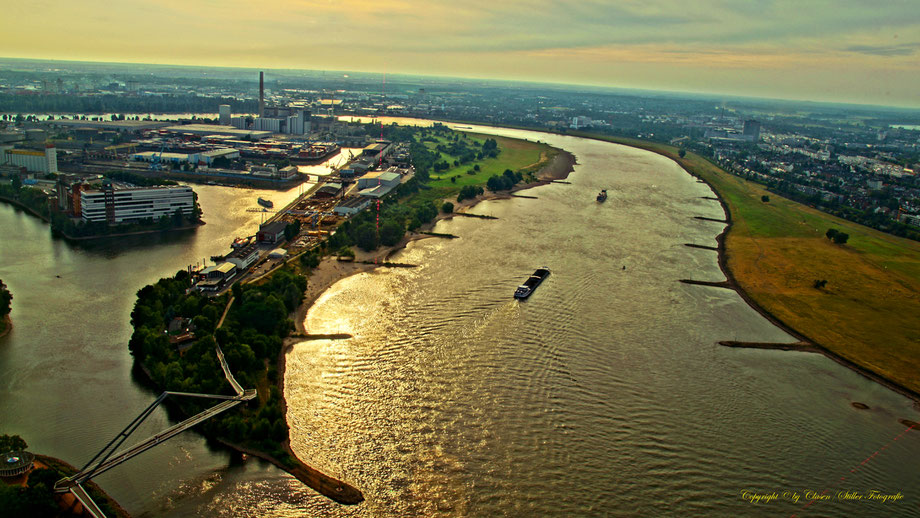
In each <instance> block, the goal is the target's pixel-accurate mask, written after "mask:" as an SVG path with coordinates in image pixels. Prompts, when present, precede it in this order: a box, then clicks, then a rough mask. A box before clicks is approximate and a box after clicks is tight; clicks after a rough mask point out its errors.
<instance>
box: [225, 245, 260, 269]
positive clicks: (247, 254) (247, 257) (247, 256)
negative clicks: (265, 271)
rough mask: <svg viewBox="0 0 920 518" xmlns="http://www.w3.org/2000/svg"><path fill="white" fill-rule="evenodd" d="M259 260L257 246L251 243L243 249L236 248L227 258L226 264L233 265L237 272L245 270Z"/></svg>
mask: <svg viewBox="0 0 920 518" xmlns="http://www.w3.org/2000/svg"><path fill="white" fill-rule="evenodd" d="M258 259H259V245H258V244H256V243H253V244H251V245H247V246H245V247H243V248H237V249H235V250H234V251H233V252H230V255H228V256H227V262H228V263H233V264H234V265H235V266H236V267H237V269H238V270H241V271H242V270H245V269H246V268H249V267H250V266H252V265H253V264H254V263H255V262H256V261H257V260H258Z"/></svg>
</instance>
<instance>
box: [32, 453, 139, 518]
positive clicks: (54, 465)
mask: <svg viewBox="0 0 920 518" xmlns="http://www.w3.org/2000/svg"><path fill="white" fill-rule="evenodd" d="M42 468H44V469H53V470H57V471H59V472H60V473H62V474H63V475H64V476H70V475H73V474H75V473H77V472H78V471H79V470H78V469H77V468H76V467H74V466H73V465H71V464H70V463H68V462H65V461H63V460H61V459H58V458H55V457H49V456H47V455H39V454H35V469H42ZM83 488H84V489H86V491H87V493H89V495H90V496H91V497H92V499H93V501H94V502H96V504H97V505H99V506H102V507H104V508H106V507H107V508H108V509H110V510H111V511H113V512H114V513H115V517H116V518H130V517H131V515H130V514H128V511H126V510H125V509H124V508H123V507H122V506H121V505H120V504H119V503H118V502H117V501H115V499H114V498H112V497H111V496H109V494H108V493H106V492H105V491H104V490H103V489H102V488H101V487H99V484H96V483H95V482H93V481H92V480H90V481H88V482H84V483H83ZM55 499H57V500H58V503H59V505H60V506H61V509H62V510H66V511H69V512H70V514H72V515H74V516H83V515H84V512H83V510H82V509H83V505H82V504H81V503H80V502H79V501H77V499H76V498H75V497H74V496H73V494H71V493H63V494H57V495H55Z"/></svg>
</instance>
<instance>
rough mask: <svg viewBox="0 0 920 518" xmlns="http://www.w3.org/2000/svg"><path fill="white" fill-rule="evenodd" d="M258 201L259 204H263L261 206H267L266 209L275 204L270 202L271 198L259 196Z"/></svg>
mask: <svg viewBox="0 0 920 518" xmlns="http://www.w3.org/2000/svg"><path fill="white" fill-rule="evenodd" d="M258 202H259V205H261V206H263V207H265V208H268V209H270V208H272V207H274V206H275V204H274V203H272V201H271V200H266V199H265V198H259V199H258Z"/></svg>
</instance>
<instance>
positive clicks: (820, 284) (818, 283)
mask: <svg viewBox="0 0 920 518" xmlns="http://www.w3.org/2000/svg"><path fill="white" fill-rule="evenodd" d="M814 286H815V289H816V290H820V289H821V288H823V287H825V286H827V280H826V279H820V280H818V279H815V284H814Z"/></svg>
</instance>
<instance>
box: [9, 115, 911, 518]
mask: <svg viewBox="0 0 920 518" xmlns="http://www.w3.org/2000/svg"><path fill="white" fill-rule="evenodd" d="M476 129H477V130H481V131H483V132H489V133H495V134H500V135H507V136H513V137H524V138H530V139H532V140H534V139H540V140H544V141H547V142H549V143H550V144H553V145H555V146H558V147H562V148H564V149H566V150H569V151H571V152H573V153H574V154H575V155H576V156H577V157H578V161H579V165H577V166H576V169H575V172H574V173H572V174H571V175H570V177H569V181H571V182H572V183H571V184H570V185H566V184H551V185H546V186H542V187H538V188H535V189H532V190H529V191H528V192H527V193H526V194H528V195H533V196H537V197H539V199H538V200H533V199H523V198H514V199H511V200H502V201H492V202H483V203H481V204H479V205H477V206H476V207H475V208H474V209H473V212H476V213H481V214H490V215H493V216H496V217H498V219H497V220H489V221H484V220H478V219H472V218H455V219H453V220H448V221H442V222H441V223H439V224H438V226H437V228H436V229H435V230H436V231H438V232H448V233H452V234H456V235H458V236H460V239H455V240H439V239H426V240H422V241H418V242H415V243H412V244H411V245H410V246H409V247H408V248H407V249H406V250H405V251H403V252H401V253H399V254H398V255H397V256H396V259H395V260H397V261H399V262H408V263H415V264H419V265H420V266H419V267H418V268H415V269H394V270H386V271H383V270H381V271H376V272H372V273H368V274H360V275H357V276H354V277H351V278H348V279H345V280H343V281H341V282H339V283H337V284H336V285H335V286H333V287H332V288H331V289H330V290H329V291H327V292H326V293H325V294H324V295H323V296H322V297H321V298H320V299H319V300H318V301H317V303H316V304H315V305H314V306H313V308H312V309H311V310H310V312H309V314H308V317H307V326H308V329H309V330H310V331H311V332H315V333H334V332H347V333H351V334H353V335H354V338H353V339H350V340H339V341H311V342H304V343H300V344H297V345H296V346H295V347H294V349H293V350H292V351H291V352H290V353H289V355H288V358H287V362H288V370H287V374H286V379H285V395H286V397H287V400H288V416H287V417H288V421H289V423H290V424H291V426H292V445H293V447H294V449H295V451H296V452H297V453H298V454H299V455H300V456H301V457H302V458H303V459H305V460H306V461H307V462H308V463H311V464H314V465H316V466H317V467H320V468H322V469H325V470H328V471H329V472H330V473H332V474H334V475H337V476H341V477H344V479H345V480H348V481H349V482H351V483H353V484H354V485H356V486H357V487H359V488H360V489H362V491H363V492H364V494H365V496H366V497H367V501H366V502H365V503H363V504H361V505H359V506H356V507H341V506H338V505H336V504H333V503H331V502H330V501H328V500H326V499H324V498H323V497H319V496H317V495H315V494H314V493H313V492H312V491H310V490H308V489H306V488H303V486H301V485H299V484H298V483H296V482H295V481H293V480H292V479H291V478H290V477H289V476H287V475H286V474H284V473H280V472H278V471H277V470H275V469H274V468H271V467H270V466H266V465H264V464H261V463H258V462H254V461H247V462H244V463H242V464H239V465H232V466H228V465H227V462H228V460H227V454H226V453H223V452H220V451H218V452H211V451H209V450H208V449H207V447H206V446H205V445H204V444H203V441H202V440H201V439H200V438H199V437H197V436H195V435H192V434H186V435H185V436H182V437H181V438H177V439H174V441H172V442H171V443H170V444H169V445H167V446H165V447H163V448H162V450H163V451H154V452H151V453H148V454H146V455H145V456H142V457H139V458H138V459H137V460H136V461H132V463H131V464H128V465H125V466H124V467H122V468H118V469H117V470H113V471H112V472H110V473H108V474H106V475H104V476H103V477H100V479H99V482H100V483H101V484H102V485H103V487H105V488H106V489H108V490H109V491H110V492H111V493H112V494H113V496H115V497H116V498H117V499H119V500H120V501H121V502H122V503H123V504H125V506H126V507H127V508H128V509H129V510H130V511H132V512H133V513H135V514H138V515H150V516H160V515H164V514H167V515H179V516H212V515H218V516H304V515H309V516H352V515H355V516H428V515H446V516H466V515H474V516H492V515H507V516H520V515H534V516H547V515H551V516H572V515H576V516H584V515H615V516H637V515H639V516H704V515H707V516H708V515H724V516H742V515H743V516H782V515H785V516H788V515H790V514H793V513H795V512H799V510H800V509H801V508H802V506H803V505H804V504H805V503H806V502H807V500H806V497H805V493H806V492H807V491H817V492H819V493H820V492H822V491H824V490H825V489H829V490H831V492H830V493H828V494H831V495H836V492H837V491H838V489H843V490H849V491H853V492H860V493H862V494H867V493H868V491H869V490H872V489H874V490H878V491H880V492H881V493H883V494H894V493H898V492H899V491H900V492H901V493H902V494H903V495H904V498H903V499H902V500H899V501H896V502H888V503H880V502H878V501H869V500H863V501H854V500H850V501H840V500H838V499H837V498H836V496H835V497H834V498H832V499H831V500H828V501H821V502H818V503H816V504H814V505H813V506H811V507H809V508H808V509H806V510H804V511H801V512H799V515H800V516H920V508H918V506H917V494H916V488H917V487H920V474H918V470H916V469H915V467H912V464H913V463H911V462H904V459H916V458H918V457H920V436H918V435H917V434H918V431H914V432H911V433H908V434H905V435H904V436H902V438H901V440H899V441H893V439H894V438H895V437H897V436H898V434H900V433H901V432H902V431H903V430H904V429H905V426H903V425H901V424H900V423H898V421H897V420H898V418H908V419H913V420H917V417H916V415H917V414H916V411H915V410H914V409H913V408H912V405H911V402H910V401H909V400H907V399H906V398H903V397H901V396H899V395H897V394H895V393H892V392H891V391H888V390H887V389H885V388H883V387H881V386H878V385H876V384H873V383H871V382H869V381H868V380H865V379H863V378H862V377H860V376H859V375H857V374H855V373H853V372H851V371H849V370H847V369H845V368H843V367H840V366H839V365H837V364H836V363H834V362H832V361H830V360H827V359H826V358H824V357H822V356H818V355H806V354H796V353H789V352H781V351H767V350H738V349H727V348H723V347H720V346H718V345H716V342H717V341H718V340H725V339H736V340H750V341H791V338H790V337H788V336H787V335H785V333H783V332H782V331H780V330H778V329H776V328H775V327H773V326H772V325H771V324H769V323H768V322H767V321H765V320H764V319H763V318H761V317H760V316H759V315H758V314H757V313H756V312H754V311H753V310H752V309H750V308H749V307H748V306H747V305H745V304H744V303H743V302H742V300H741V299H740V298H739V297H738V296H737V295H736V294H735V293H734V292H731V291H728V290H723V289H718V288H708V287H702V286H687V285H683V284H680V283H678V282H677V279H680V278H693V279H699V280H713V281H718V280H722V279H723V277H722V274H721V272H720V271H719V268H718V264H717V261H716V256H715V253H714V252H710V251H706V250H701V249H694V248H688V247H685V246H684V243H696V244H702V245H715V236H716V235H717V234H718V233H719V232H720V231H721V230H722V225H721V224H718V223H713V222H707V221H701V220H697V219H694V216H706V217H710V218H716V219H719V218H722V217H723V216H724V215H723V213H722V211H721V208H720V206H719V204H718V202H715V201H712V200H706V199H703V197H704V196H712V192H711V191H710V190H709V188H708V187H707V186H705V185H704V184H700V183H698V182H696V180H695V179H693V178H692V177H690V176H689V175H688V174H686V173H685V172H684V171H683V170H681V169H680V168H679V167H678V166H677V165H676V164H675V163H673V162H671V161H669V160H667V159H665V158H663V157H660V156H658V155H655V154H651V153H648V152H645V151H640V150H635V149H631V148H625V147H621V146H616V145H613V144H608V143H603V142H595V141H589V140H584V139H576V138H571V137H562V136H554V135H547V134H541V133H532V132H525V131H515V130H504V129H495V128H476ZM602 188H606V189H608V192H609V193H610V198H609V199H608V200H607V202H606V203H603V204H598V203H596V202H595V201H594V197H595V195H596V193H597V192H598V191H599V190H600V189H602ZM211 189H214V190H211ZM196 190H199V188H197V187H196ZM199 192H200V193H201V198H202V204H203V206H204V209H205V212H206V215H207V214H217V213H218V211H223V210H228V209H224V208H222V207H228V208H232V207H233V206H234V203H236V205H243V204H244V203H242V202H240V201H239V200H237V201H234V200H232V199H226V198H225V197H227V196H241V195H239V192H240V191H232V190H230V191H227V190H220V189H219V188H202V190H199ZM228 193H229V194H228ZM294 194H295V193H287V194H282V195H278V196H293V195H294ZM245 196H247V197H251V196H255V195H254V194H253V193H251V192H247V193H246V194H245ZM279 199H280V198H279ZM277 202H278V200H276V203H277ZM230 213H231V215H232V214H233V211H232V210H230ZM240 214H241V213H240ZM240 214H237V216H238V217H237V219H233V217H228V218H226V221H224V223H217V224H216V225H213V226H212V224H211V223H210V222H211V220H212V219H213V216H212V217H209V218H208V221H209V225H206V226H205V227H203V228H202V229H200V230H199V232H198V233H197V234H195V235H192V236H191V237H188V238H184V239H178V240H177V241H176V242H169V243H158V244H155V245H151V246H145V247H144V248H136V249H130V248H129V249H128V250H126V251H125V250H120V251H103V252H96V251H83V250H79V249H72V248H71V247H70V246H69V245H66V244H64V243H60V242H58V241H54V240H52V239H51V238H50V237H47V235H46V234H47V231H46V229H44V230H45V233H44V234H43V233H42V227H41V224H40V223H35V222H34V220H32V219H30V218H28V217H26V216H24V215H21V214H20V213H15V212H14V211H13V210H12V209H10V208H8V207H0V224H2V228H0V230H2V231H3V235H4V236H10V235H19V236H22V239H23V241H24V244H23V247H22V248H24V250H22V251H20V250H11V249H10V247H6V246H4V247H3V250H2V252H0V258H2V259H3V262H2V265H0V278H2V279H4V280H5V281H7V282H8V284H10V285H11V287H12V288H13V291H14V296H15V297H16V299H15V300H14V308H15V309H14V313H13V318H14V321H15V322H16V325H17V327H16V330H15V331H14V334H13V335H11V337H10V338H9V339H7V341H6V342H0V376H2V377H0V380H2V381H0V383H2V387H3V392H2V395H0V415H3V416H4V428H8V429H10V428H11V429H10V430H9V431H10V432H13V433H22V434H23V435H28V436H30V437H32V438H33V440H32V441H30V442H32V443H33V447H34V449H36V450H38V451H44V452H48V453H50V454H53V455H58V456H61V457H64V458H67V459H70V460H72V461H74V462H75V463H76V462H78V461H80V460H84V459H86V458H88V456H89V455H90V454H91V453H94V451H95V450H94V448H98V447H101V445H102V444H104V442H105V441H106V440H107V439H108V438H109V437H110V436H111V435H113V434H114V433H115V432H116V431H117V430H119V429H120V428H121V427H122V426H124V424H125V423H126V421H127V420H129V417H130V415H131V414H133V413H136V412H138V411H139V410H140V409H141V408H142V407H143V406H145V405H146V404H147V403H149V401H150V400H151V399H152V397H153V396H152V395H150V394H149V393H147V392H145V391H143V390H141V389H139V388H137V385H136V384H135V383H133V382H132V381H131V380H130V378H129V375H128V372H129V370H130V363H131V361H130V356H129V355H128V354H127V350H126V349H127V348H126V343H127V338H128V336H130V326H129V324H128V318H129V313H130V307H131V304H133V298H134V292H135V291H136V290H137V289H138V288H140V287H141V286H143V285H144V284H146V283H148V282H151V281H152V280H155V279H156V278H157V277H159V276H161V275H164V274H168V273H172V272H174V271H175V270H177V269H178V268H180V267H182V266H184V264H186V262H187V259H186V257H187V256H190V255H191V256H192V257H194V256H196V255H197V256H204V257H207V256H209V255H212V254H214V253H218V252H220V251H221V248H223V247H224V246H225V243H226V242H227V241H226V238H227V237H230V236H232V235H233V234H235V233H240V231H239V230H238V229H239V228H241V227H245V226H246V225H253V224H254V222H253V220H252V218H253V217H256V218H257V217H258V215H255V216H254V215H251V214H248V217H249V218H250V219H248V220H246V219H245V217H244V216H246V215H240ZM221 225H222V226H221ZM33 227H34V228H33ZM17 231H18V233H15V232H17ZM211 231H213V232H215V233H218V232H219V233H221V234H224V235H220V236H215V237H214V241H215V242H216V241H218V240H219V241H220V245H219V246H217V245H216V244H215V243H212V242H211V241H209V240H208V238H206V236H207V235H209V234H208V233H209V232H211ZM10 232H14V233H13V234H11V233H10ZM212 246H215V247H216V248H211V247H212ZM205 250H207V251H206V252H205ZM192 262H194V261H192ZM543 265H546V266H549V267H550V268H551V269H552V271H553V273H552V275H551V276H550V277H549V278H548V279H547V280H546V281H545V282H544V283H543V284H542V285H541V286H540V288H539V289H538V290H537V291H536V292H535V294H534V295H533V296H532V297H531V298H530V299H529V300H527V301H525V302H518V301H514V300H513V299H512V298H511V293H512V292H513V290H514V287H515V286H517V285H518V284H519V283H520V282H521V281H522V280H523V279H524V278H526V276H527V275H529V274H530V273H531V272H532V271H533V270H534V269H535V268H536V267H538V266H543ZM624 266H625V267H626V269H625V270H624V269H623V267H624ZM56 274H61V276H62V279H56V278H55V275H56ZM63 281H67V282H66V283H65V282H63ZM56 283H57V284H56ZM59 284H64V285H65V286H69V287H66V288H62V287H61V286H59ZM36 315H41V317H38V316H36ZM40 318H42V319H47V321H42V320H39V319H40ZM30 319H31V320H30ZM24 335H28V336H27V337H26V336H24ZM853 401H859V402H863V403H866V404H868V405H869V407H870V410H857V409H855V408H853V407H852V406H851V404H850V403H851V402H853ZM10 416H12V419H9V418H10ZM157 418H158V419H159V420H160V423H161V424H162V423H163V422H165V421H166V417H165V416H164V415H158V416H157ZM8 423H11V424H8ZM65 437H68V438H73V439H72V440H71V439H65ZM885 446H887V447H886V448H885V449H884V450H880V449H881V448H882V447H885ZM876 450H880V453H879V455H877V456H875V457H873V458H872V460H871V461H869V462H867V463H865V464H862V465H860V463H861V462H862V461H863V460H864V459H866V458H867V457H869V456H870V455H872V454H873V452H875V451H876ZM858 466H859V468H858V469H856V471H855V472H851V470H852V469H854V468H857V467H858ZM841 477H846V479H845V481H844V482H840V478H841ZM745 491H752V492H755V493H758V494H767V493H772V492H776V493H777V495H778V498H777V499H776V500H775V501H771V502H768V503H756V504H754V503H751V502H750V501H749V500H750V497H749V496H748V497H747V498H746V497H745V496H744V492H745ZM787 492H788V493H787ZM793 493H799V495H800V496H799V500H798V502H797V503H796V502H793V501H792V499H793V497H794V495H793ZM784 494H786V495H787V496H784ZM151 495H152V496H151Z"/></svg>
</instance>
